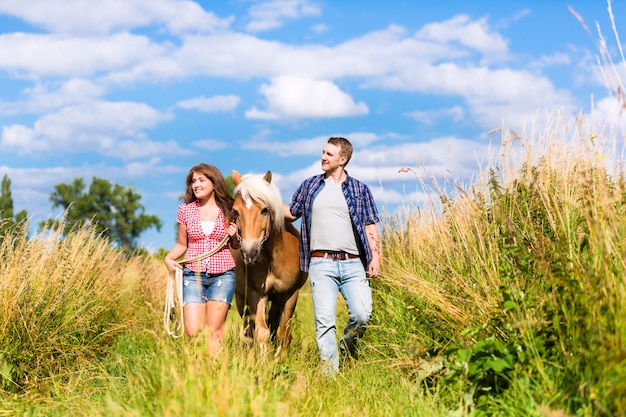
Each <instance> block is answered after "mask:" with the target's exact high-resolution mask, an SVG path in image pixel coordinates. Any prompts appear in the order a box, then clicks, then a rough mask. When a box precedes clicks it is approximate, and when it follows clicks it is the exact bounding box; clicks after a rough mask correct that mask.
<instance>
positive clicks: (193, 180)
mask: <svg viewBox="0 0 626 417" xmlns="http://www.w3.org/2000/svg"><path fill="white" fill-rule="evenodd" d="M232 206H233V199H232V197H231V196H230V195H229V194H228V191H227V190H226V182H225V181H224V177H223V176H222V174H221V172H220V171H219V170H218V169H217V168H216V167H215V166H213V165H209V164H205V163H201V164H198V165H196V166H194V167H193V168H191V170H190V171H189V174H187V179H186V187H185V202H184V203H183V204H181V205H180V206H179V207H178V215H177V217H176V221H177V222H178V237H177V240H176V244H175V245H174V246H173V247H172V249H171V250H170V251H169V253H168V254H167V256H166V257H165V265H166V267H167V269H168V270H169V271H175V268H183V266H182V265H181V264H180V263H179V262H177V259H179V258H181V257H182V256H183V255H185V257H186V258H193V257H195V256H198V255H202V254H204V253H207V252H209V251H211V250H213V249H215V248H216V246H217V245H218V244H219V243H220V242H221V241H222V239H223V238H224V237H226V235H227V234H228V235H229V236H230V238H229V241H230V244H231V246H233V247H234V246H235V245H237V244H238V242H237V240H236V239H235V236H236V235H237V226H236V225H235V224H234V223H233V222H232ZM234 268H235V262H234V260H233V257H232V255H231V252H230V250H229V248H228V246H227V245H223V246H222V247H221V248H220V249H219V250H217V252H216V253H215V254H213V255H212V256H210V257H208V258H205V259H203V260H200V261H196V262H193V263H189V264H185V266H184V269H183V317H184V322H185V334H186V335H187V336H194V335H196V334H197V333H198V332H199V331H200V330H202V329H203V328H205V327H206V328H207V329H208V331H209V334H208V338H207V340H208V346H207V348H208V349H209V351H210V352H211V353H213V354H215V353H217V352H218V351H219V349H220V347H221V342H222V336H223V333H224V327H225V323H226V316H227V314H228V310H229V308H230V304H231V302H232V299H233V294H234V292H235V273H234Z"/></svg>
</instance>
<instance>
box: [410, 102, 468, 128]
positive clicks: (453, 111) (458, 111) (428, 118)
mask: <svg viewBox="0 0 626 417" xmlns="http://www.w3.org/2000/svg"><path fill="white" fill-rule="evenodd" d="M405 116H407V117H409V118H411V119H414V120H417V121H418V122H420V123H423V124H426V125H432V124H435V123H437V122H439V121H441V120H442V119H444V120H445V119H451V120H452V121H454V122H460V121H462V120H463V119H464V118H465V111H464V110H463V107H461V106H453V107H449V108H444V109H434V110H429V111H420V110H415V111H411V112H407V113H405Z"/></svg>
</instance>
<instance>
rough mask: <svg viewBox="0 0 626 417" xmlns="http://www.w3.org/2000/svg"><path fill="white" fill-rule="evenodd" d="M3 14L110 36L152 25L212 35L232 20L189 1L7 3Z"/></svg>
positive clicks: (7, 0) (12, 0) (47, 0)
mask: <svg viewBox="0 0 626 417" xmlns="http://www.w3.org/2000/svg"><path fill="white" fill-rule="evenodd" d="M0 13H5V14H10V15H13V16H15V17H18V18H20V19H23V20H25V21H27V22H29V23H32V24H34V25H37V26H40V27H42V28H44V29H46V30H49V31H51V32H53V33H66V34H69V33H73V34H110V33H113V32H116V31H124V30H128V29H132V28H137V27H142V26H148V25H153V24H160V25H163V26H165V27H167V28H168V29H169V30H170V31H171V32H173V33H181V32H186V31H201V32H210V31H215V30H224V29H226V28H227V27H228V26H229V24H230V23H231V21H232V19H233V18H232V17H230V18H227V19H223V20H222V19H219V18H218V17H217V16H215V14H213V13H211V12H207V11H205V10H204V9H202V7H201V6H200V5H199V4H197V3H196V2H192V1H186V0H107V1H89V2H88V1H82V0H29V1H22V0H4V1H3V2H2V3H0Z"/></svg>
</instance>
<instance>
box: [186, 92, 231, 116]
mask: <svg viewBox="0 0 626 417" xmlns="http://www.w3.org/2000/svg"><path fill="white" fill-rule="evenodd" d="M238 104H239V97H237V96H235V95H227V96H213V97H209V98H207V97H204V96H201V97H195V98H191V99H188V100H181V101H179V102H178V103H176V106H178V107H180V108H182V109H187V110H198V111H202V112H207V113H210V112H218V111H230V110H234V109H235V108H236V107H237V105H238Z"/></svg>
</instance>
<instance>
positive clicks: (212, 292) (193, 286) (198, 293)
mask: <svg viewBox="0 0 626 417" xmlns="http://www.w3.org/2000/svg"><path fill="white" fill-rule="evenodd" d="M234 294H235V270H234V269H231V270H229V271H226V272H223V273H221V274H209V273H207V272H195V271H192V270H191V269H189V268H184V269H183V305H185V304H189V303H206V302H207V301H222V302H224V303H227V304H229V305H230V304H231V303H232V301H233V295H234Z"/></svg>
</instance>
